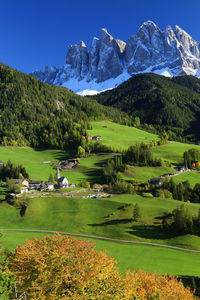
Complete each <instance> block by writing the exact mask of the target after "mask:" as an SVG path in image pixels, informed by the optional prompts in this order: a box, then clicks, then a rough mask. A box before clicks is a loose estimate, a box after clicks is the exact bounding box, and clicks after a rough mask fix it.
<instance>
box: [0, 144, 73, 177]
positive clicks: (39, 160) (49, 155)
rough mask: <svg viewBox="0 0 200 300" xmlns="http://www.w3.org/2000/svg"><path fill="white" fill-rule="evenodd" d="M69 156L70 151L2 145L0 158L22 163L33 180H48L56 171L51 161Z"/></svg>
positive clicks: (4, 160)
mask: <svg viewBox="0 0 200 300" xmlns="http://www.w3.org/2000/svg"><path fill="white" fill-rule="evenodd" d="M69 156H70V153H69V152H66V151H62V150H55V149H49V150H45V149H33V148H29V147H0V160H2V161H3V162H4V163H6V162H7V161H8V160H10V161H11V162H12V163H14V164H22V165H23V166H24V167H25V168H26V170H27V172H28V173H29V175H30V177H31V179H33V180H48V177H49V175H50V173H53V172H54V173H55V171H54V170H53V169H52V166H51V163H53V162H56V161H59V160H62V159H66V158H68V157H69Z"/></svg>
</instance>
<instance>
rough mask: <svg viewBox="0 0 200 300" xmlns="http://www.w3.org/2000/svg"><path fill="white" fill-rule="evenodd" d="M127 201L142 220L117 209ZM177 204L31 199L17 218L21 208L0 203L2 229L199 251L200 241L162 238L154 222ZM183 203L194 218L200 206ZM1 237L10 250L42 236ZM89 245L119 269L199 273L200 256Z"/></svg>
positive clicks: (121, 198)
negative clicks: (137, 208) (103, 252)
mask: <svg viewBox="0 0 200 300" xmlns="http://www.w3.org/2000/svg"><path fill="white" fill-rule="evenodd" d="M126 203H132V204H135V203H138V204H139V205H140V207H141V210H142V217H141V221H140V222H137V223H136V222H133V221H132V220H131V217H132V211H131V209H130V210H129V209H128V210H124V209H120V207H123V206H124V204H126ZM177 205H180V202H178V201H175V200H166V199H160V198H154V199H152V198H142V197H140V196H136V195H113V196H112V197H111V198H110V199H75V198H56V199H55V198H51V197H49V198H34V199H30V200H29V205H28V208H27V210H26V213H25V216H24V217H20V214H19V210H17V209H16V208H15V207H12V206H10V205H8V204H7V203H4V202H2V203H1V204H0V228H11V229H14V228H15V229H35V230H54V231H65V232H72V233H83V234H90V235H96V236H105V237H110V238H118V239H125V240H133V241H142V242H145V241H146V242H155V243H159V244H166V245H176V246H179V247H183V248H184V247H185V248H193V249H197V250H200V238H199V237H196V236H192V235H186V236H178V237H175V236H173V235H166V234H163V233H162V232H161V231H160V230H159V229H158V228H157V227H156V226H157V225H156V223H157V222H158V221H159V219H157V218H158V217H160V216H162V215H163V214H164V213H165V212H168V211H171V210H172V209H173V208H175V207H176V206H177ZM186 205H187V206H188V208H189V210H190V211H191V212H192V213H193V214H196V213H197V211H198V208H199V207H200V205H197V204H186ZM130 208H131V206H130ZM153 225H154V226H153ZM2 234H3V236H2V237H1V239H0V241H1V243H2V244H3V245H4V246H7V247H9V248H10V249H11V250H13V249H14V248H15V246H16V245H19V244H22V243H23V242H24V240H25V239H29V238H33V237H34V236H37V237H42V236H44V235H46V234H45V233H33V232H6V231H3V232H2ZM85 239H86V238H85ZM87 240H88V239H87ZM89 240H91V239H89ZM93 242H94V243H95V245H96V247H97V249H98V250H103V249H106V251H107V252H108V254H109V255H112V256H113V257H114V258H115V259H116V260H117V261H118V266H119V267H120V269H121V270H122V271H125V270H126V269H139V268H141V269H145V270H147V271H155V272H158V273H170V274H176V275H180V274H182V275H183V274H184V275H200V271H199V268H198V266H197V265H198V260H199V257H200V254H195V253H188V252H184V251H178V250H173V249H167V248H159V247H152V246H145V245H134V244H133V245H131V244H126V243H125V244H123V243H118V242H112V241H101V240H97V239H93ZM166 262H167V263H166Z"/></svg>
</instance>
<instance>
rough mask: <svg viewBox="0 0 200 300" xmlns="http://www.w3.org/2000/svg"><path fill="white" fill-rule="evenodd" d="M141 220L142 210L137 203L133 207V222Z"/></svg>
mask: <svg viewBox="0 0 200 300" xmlns="http://www.w3.org/2000/svg"><path fill="white" fill-rule="evenodd" d="M140 218H141V209H140V207H139V205H138V204H137V203H136V204H135V205H134V207H133V220H134V221H135V222H137V221H138V220H139V219H140Z"/></svg>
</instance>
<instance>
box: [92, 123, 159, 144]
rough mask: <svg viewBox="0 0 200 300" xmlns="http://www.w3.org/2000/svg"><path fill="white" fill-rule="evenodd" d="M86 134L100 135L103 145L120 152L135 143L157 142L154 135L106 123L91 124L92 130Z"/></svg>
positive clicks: (133, 128)
mask: <svg viewBox="0 0 200 300" xmlns="http://www.w3.org/2000/svg"><path fill="white" fill-rule="evenodd" d="M104 126H107V127H104ZM88 132H89V134H90V135H92V136H94V135H101V136H102V143H103V144H104V145H107V146H111V147H113V148H117V149H120V150H123V149H127V148H128V147H129V146H131V145H133V144H134V143H136V142H138V143H141V142H151V141H152V140H158V137H157V136H156V135H155V134H151V133H148V132H145V131H142V130H140V129H137V128H135V127H128V126H124V125H119V124H116V123H112V122H108V121H102V122H92V130H88Z"/></svg>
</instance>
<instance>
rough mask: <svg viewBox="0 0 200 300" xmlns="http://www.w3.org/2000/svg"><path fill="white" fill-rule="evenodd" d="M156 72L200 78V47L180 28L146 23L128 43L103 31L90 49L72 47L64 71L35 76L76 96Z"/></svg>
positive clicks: (49, 69)
mask: <svg viewBox="0 0 200 300" xmlns="http://www.w3.org/2000/svg"><path fill="white" fill-rule="evenodd" d="M143 72H153V73H157V74H161V75H165V76H180V75H194V76H197V77H199V76H200V43H199V42H196V41H195V40H194V39H193V38H192V37H191V36H190V35H189V34H187V33H186V32H185V31H184V30H182V29H181V28H180V27H178V26H175V28H174V29H172V27H171V26H167V28H166V29H165V30H164V31H161V29H160V28H159V27H158V26H157V25H156V24H154V23H153V22H152V21H147V22H145V23H144V24H143V25H142V26H141V27H140V28H139V30H138V32H137V33H136V34H135V35H133V36H131V37H130V38H129V39H128V40H127V42H126V43H125V42H123V41H121V40H119V39H115V38H113V37H112V36H111V35H110V34H109V33H108V31H107V30H106V29H105V28H103V29H102V30H101V37H100V39H98V38H96V37H95V38H93V41H92V44H91V46H90V48H89V49H87V47H86V45H85V43H84V42H83V41H80V42H79V43H78V44H76V45H70V46H69V47H68V51H67V55H66V62H65V64H64V66H63V67H62V68H60V69H59V68H56V67H54V66H46V67H45V69H44V72H43V71H41V70H38V71H35V72H33V73H31V75H32V76H34V77H36V78H38V79H40V80H41V81H43V82H46V83H49V84H55V85H62V86H65V87H68V88H70V89H72V90H73V91H74V92H83V90H87V91H86V92H83V94H92V93H93V92H92V91H91V90H95V91H102V90H105V89H109V88H113V87H116V86H117V85H119V84H120V83H122V82H123V81H125V80H127V79H128V78H130V77H131V76H132V75H134V74H138V73H143Z"/></svg>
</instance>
